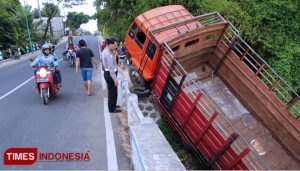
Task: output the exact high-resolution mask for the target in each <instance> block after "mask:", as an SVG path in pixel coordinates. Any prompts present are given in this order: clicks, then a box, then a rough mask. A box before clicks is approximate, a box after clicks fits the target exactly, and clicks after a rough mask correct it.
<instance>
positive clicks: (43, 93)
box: [41, 88, 49, 105]
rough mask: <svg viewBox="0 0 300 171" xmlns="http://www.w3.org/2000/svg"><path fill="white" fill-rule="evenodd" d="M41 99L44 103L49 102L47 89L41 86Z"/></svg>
mask: <svg viewBox="0 0 300 171" xmlns="http://www.w3.org/2000/svg"><path fill="white" fill-rule="evenodd" d="M41 93H42V101H43V104H44V105H47V104H48V103H49V99H48V95H47V89H45V88H43V89H42V91H41Z"/></svg>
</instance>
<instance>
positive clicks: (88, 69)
mask: <svg viewBox="0 0 300 171" xmlns="http://www.w3.org/2000/svg"><path fill="white" fill-rule="evenodd" d="M79 46H80V49H79V50H78V51H77V52H76V69H75V70H76V73H78V72H79V66H80V69H81V75H82V79H83V81H84V87H85V91H86V93H87V95H89V96H90V95H91V89H92V75H93V73H92V70H93V64H94V65H95V66H96V68H97V69H98V68H99V64H98V63H97V60H96V57H95V55H94V53H93V51H92V50H91V49H89V48H87V47H86V43H85V41H84V40H80V41H79Z"/></svg>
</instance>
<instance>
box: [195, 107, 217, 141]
mask: <svg viewBox="0 0 300 171" xmlns="http://www.w3.org/2000/svg"><path fill="white" fill-rule="evenodd" d="M217 116H218V112H215V113H214V114H213V115H212V117H211V118H210V119H209V121H208V123H207V124H206V125H205V127H204V129H203V130H202V131H201V132H200V133H199V135H198V136H197V140H196V141H195V143H194V144H195V145H197V144H198V143H199V141H200V140H201V138H202V137H203V135H204V134H205V132H206V131H207V130H208V129H209V127H210V126H211V124H212V122H213V121H214V120H215V119H216V117H217Z"/></svg>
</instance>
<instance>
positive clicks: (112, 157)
mask: <svg viewBox="0 0 300 171" xmlns="http://www.w3.org/2000/svg"><path fill="white" fill-rule="evenodd" d="M103 101H104V120H105V131H106V151H107V170H118V162H117V154H116V148H115V139H114V133H113V129H112V125H111V119H110V113H109V112H108V101H107V98H106V97H104V100H103Z"/></svg>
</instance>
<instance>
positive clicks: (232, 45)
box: [214, 39, 236, 74]
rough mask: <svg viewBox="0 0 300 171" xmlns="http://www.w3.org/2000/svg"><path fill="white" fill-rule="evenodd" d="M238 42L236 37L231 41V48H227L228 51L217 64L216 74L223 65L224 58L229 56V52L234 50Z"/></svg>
mask: <svg viewBox="0 0 300 171" xmlns="http://www.w3.org/2000/svg"><path fill="white" fill-rule="evenodd" d="M235 44H236V39H234V40H233V41H232V42H231V45H230V46H229V48H228V49H227V51H226V53H225V54H224V55H223V57H222V59H221V61H220V62H219V64H218V65H217V67H216V69H215V71H214V74H215V73H216V72H217V71H218V70H219V68H220V67H221V65H222V64H223V62H224V60H225V59H226V58H227V57H228V54H229V52H230V51H231V50H232V48H233V47H234V45H235Z"/></svg>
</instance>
